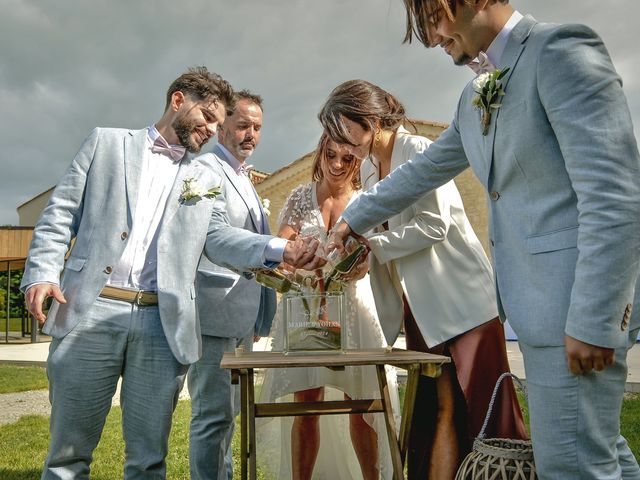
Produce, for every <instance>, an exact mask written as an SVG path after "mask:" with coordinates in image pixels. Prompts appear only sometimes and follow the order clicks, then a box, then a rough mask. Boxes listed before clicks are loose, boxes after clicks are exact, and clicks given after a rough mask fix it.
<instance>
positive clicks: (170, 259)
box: [21, 67, 314, 479]
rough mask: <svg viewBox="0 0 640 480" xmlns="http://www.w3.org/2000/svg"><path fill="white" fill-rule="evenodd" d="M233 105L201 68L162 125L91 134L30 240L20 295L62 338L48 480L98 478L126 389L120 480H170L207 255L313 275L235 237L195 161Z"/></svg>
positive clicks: (266, 240) (290, 251) (229, 93)
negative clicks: (103, 447) (98, 463)
mask: <svg viewBox="0 0 640 480" xmlns="http://www.w3.org/2000/svg"><path fill="white" fill-rule="evenodd" d="M233 94H234V93H233V90H232V88H231V86H230V85H229V84H228V83H227V82H226V81H225V80H223V79H222V78H221V77H220V76H218V75H216V74H214V73H211V72H209V71H208V70H207V69H206V68H204V67H198V68H194V69H190V70H189V71H188V72H187V73H185V74H183V75H181V76H180V77H179V78H178V79H176V80H175V81H174V82H173V83H172V84H171V86H170V87H169V89H168V92H167V96H166V106H165V111H164V114H163V115H162V118H161V119H160V120H159V121H158V122H157V123H155V124H154V125H151V126H150V127H148V128H145V129H142V130H127V129H114V128H96V129H95V130H94V131H93V132H92V133H91V135H90V136H89V137H88V138H87V139H86V141H85V142H84V144H83V145H82V147H81V148H80V151H79V152H78V154H77V155H76V157H75V158H74V160H73V162H72V163H71V166H70V167H69V169H68V170H67V172H66V173H65V174H64V176H63V177H62V179H61V180H60V181H59V182H58V185H57V186H56V189H55V191H54V192H53V194H52V196H51V199H50V201H49V204H48V205H47V207H46V208H45V210H44V211H43V213H42V216H41V218H40V220H39V221H38V224H37V225H36V227H35V229H34V232H33V240H32V243H31V248H30V251H29V257H28V259H27V264H26V268H25V273H24V277H23V281H22V286H21V287H22V289H23V290H24V291H26V294H25V297H26V303H27V308H28V309H29V311H30V312H31V313H32V314H33V315H34V316H35V318H37V319H38V321H39V322H40V323H41V324H42V323H43V322H44V327H43V331H44V332H45V333H48V334H49V335H51V336H52V337H53V341H52V342H51V347H50V350H49V357H48V360H47V374H48V377H49V391H50V400H51V424H50V431H51V441H50V445H49V453H48V455H47V459H46V461H45V466H44V471H43V473H42V478H43V479H62V478H64V479H76V478H89V474H90V465H91V461H92V453H93V450H94V449H95V447H96V445H97V444H98V441H99V439H100V435H101V433H102V428H103V426H104V422H105V418H106V416H107V413H108V412H109V409H110V407H111V401H112V397H113V395H114V393H115V390H116V385H117V382H118V380H119V378H120V377H122V388H121V396H120V402H121V406H122V423H123V435H124V440H125V456H126V458H125V465H124V477H125V478H127V479H140V478H154V479H156V478H164V477H165V474H166V466H165V457H166V454H167V444H168V436H169V430H170V428H171V418H172V414H173V410H174V409H175V406H176V403H177V400H178V394H179V392H180V390H181V388H182V385H183V382H184V376H185V374H186V372H187V366H188V364H190V363H192V362H194V361H196V360H197V359H198V358H199V356H200V350H201V347H200V341H201V340H200V328H199V324H198V320H197V316H196V307H195V296H196V295H195V287H194V281H195V276H196V268H197V265H198V261H199V259H200V256H201V254H202V252H203V250H204V252H205V254H206V255H207V256H208V257H209V258H210V259H212V260H216V261H218V262H220V263H222V264H225V265H227V266H232V267H234V268H236V269H238V270H243V271H245V270H249V269H251V268H255V267H260V266H268V267H269V266H273V265H275V264H277V262H278V261H281V260H283V259H284V260H286V261H287V262H289V260H288V258H290V257H293V261H294V262H296V263H299V262H302V263H305V262H306V258H307V257H308V256H309V253H306V252H307V249H313V248H314V245H313V244H310V245H305V244H304V242H298V243H297V244H295V243H294V244H287V245H284V246H283V245H281V244H280V247H282V248H284V251H280V252H279V253H278V252H276V253H275V255H274V256H272V257H269V256H268V255H265V254H266V252H267V250H268V249H267V246H268V245H269V244H270V243H272V242H274V241H278V242H280V239H275V238H273V237H270V236H266V235H264V236H263V235H256V234H254V233H251V232H247V231H246V230H242V229H236V228H233V227H231V226H229V224H228V217H227V215H226V199H225V197H224V192H222V193H220V195H217V196H216V193H217V189H218V187H219V186H220V184H221V182H222V179H221V177H220V172H219V171H217V170H216V169H214V168H212V167H211V166H210V165H207V164H204V163H202V162H197V161H194V160H193V159H192V156H191V154H192V153H198V152H199V151H200V148H201V146H202V145H203V144H204V143H205V142H207V141H208V140H209V139H210V138H211V137H212V136H214V135H215V133H216V129H217V126H218V124H220V123H222V122H223V121H224V119H225V117H226V109H227V108H232V107H233V102H234V97H233ZM187 152H188V153H187ZM73 240H75V243H73V244H72V241H73ZM72 245H73V246H72ZM70 248H71V252H70V253H68V251H69V249H70ZM272 253H273V252H272ZM67 254H68V258H67V259H66V262H65V256H67ZM278 256H279V258H278ZM48 297H53V298H54V302H53V306H52V307H51V309H50V310H49V312H48V315H45V313H44V312H43V311H42V304H43V301H44V300H46V299H47V298H48ZM45 320H46V322H45Z"/></svg>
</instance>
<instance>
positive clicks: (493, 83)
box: [473, 68, 509, 135]
mask: <svg viewBox="0 0 640 480" xmlns="http://www.w3.org/2000/svg"><path fill="white" fill-rule="evenodd" d="M508 71H509V69H508V68H505V69H502V70H501V69H498V70H494V71H493V72H491V73H489V72H487V73H483V74H481V75H478V77H477V78H476V79H475V80H474V81H473V91H474V92H476V93H477V94H478V95H477V96H476V97H475V98H474V99H473V106H474V107H476V108H478V109H480V110H481V111H482V119H481V122H482V134H483V135H486V134H487V131H488V130H489V124H490V123H491V112H492V111H493V110H497V109H498V108H500V102H501V98H502V97H503V96H504V90H503V89H502V82H501V81H500V80H501V79H502V77H504V76H505V75H506V74H507V72H508Z"/></svg>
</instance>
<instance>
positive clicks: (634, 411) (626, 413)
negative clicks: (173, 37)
mask: <svg viewBox="0 0 640 480" xmlns="http://www.w3.org/2000/svg"><path fill="white" fill-rule="evenodd" d="M8 386H11V388H9V387H8ZM26 387H28V388H26ZM0 388H4V390H2V393H6V392H7V391H14V392H15V391H23V390H25V389H26V390H30V389H35V388H46V376H45V374H44V369H42V368H37V367H15V366H8V365H0ZM402 390H404V389H401V395H402V394H403V393H404V392H403V391H402ZM0 408H2V407H1V406H0ZM120 415H121V411H120V408H117V407H114V408H113V409H112V411H111V413H110V414H109V416H108V418H107V423H106V426H105V429H104V432H103V435H102V439H101V441H100V444H99V446H98V448H97V449H96V451H95V456H94V462H93V466H92V475H91V478H92V480H112V479H115V478H122V468H123V462H124V444H123V441H122V433H121V429H120ZM190 415H191V406H190V403H189V401H186V400H185V401H181V402H179V404H178V408H177V409H176V413H175V415H174V422H173V429H172V431H171V437H170V439H169V456H168V457H167V478H168V479H169V480H174V479H175V480H181V479H185V480H186V479H188V478H189V461H188V443H189V442H188V432H189V419H190ZM525 417H526V410H525ZM238 431H239V430H238V429H236V436H235V438H234V443H233V452H234V462H235V469H236V472H237V473H239V472H240V466H239V451H240V445H239V435H238ZM622 433H623V435H624V436H625V437H626V438H627V440H628V441H629V445H630V446H631V449H632V451H633V452H634V454H635V455H636V457H637V456H639V455H640V395H639V394H626V395H625V401H624V404H623V408H622ZM47 443H48V418H46V417H39V416H27V417H23V418H22V419H20V420H19V421H18V422H16V423H13V424H9V425H3V426H0V445H2V446H3V448H0V479H2V480H32V479H34V478H39V476H40V469H41V467H42V464H43V462H44V457H45V455H46V451H47ZM258 478H259V479H263V480H264V479H265V476H264V474H263V473H262V472H260V471H259V472H258Z"/></svg>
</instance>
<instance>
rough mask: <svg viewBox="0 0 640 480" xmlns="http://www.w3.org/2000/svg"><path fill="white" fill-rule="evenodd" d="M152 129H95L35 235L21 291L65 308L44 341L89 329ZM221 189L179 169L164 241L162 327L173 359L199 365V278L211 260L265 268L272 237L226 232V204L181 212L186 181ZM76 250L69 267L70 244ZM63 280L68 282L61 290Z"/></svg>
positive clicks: (190, 163) (119, 248)
mask: <svg viewBox="0 0 640 480" xmlns="http://www.w3.org/2000/svg"><path fill="white" fill-rule="evenodd" d="M146 139H147V129H142V130H125V129H112V128H108V129H105V128H96V129H95V130H94V131H93V132H92V133H91V135H90V136H89V137H88V138H87V139H86V140H85V142H84V144H83V145H82V147H81V148H80V151H79V152H78V154H77V155H76V157H75V158H74V160H73V162H72V163H71V166H70V167H69V169H68V170H67V172H66V173H65V174H64V176H63V177H62V179H61V180H60V181H59V182H58V184H57V186H56V189H55V190H54V192H53V194H52V196H51V199H50V201H49V203H48V205H47V207H46V208H45V209H44V211H43V213H42V216H41V218H40V220H39V221H38V224H37V225H36V227H35V229H34V232H33V240H32V242H31V247H30V250H29V257H28V259H27V263H26V266H25V273H24V277H23V280H22V288H25V287H26V286H28V285H30V284H32V283H37V282H50V283H56V284H57V283H60V286H61V288H62V292H63V294H64V295H65V297H66V299H67V303H66V304H64V305H60V304H57V302H54V304H53V306H52V308H51V310H50V311H49V315H48V318H47V321H46V323H45V326H44V328H43V331H44V332H45V333H48V334H50V335H52V336H54V337H58V338H59V337H64V336H65V335H66V334H67V333H68V332H69V331H71V330H72V329H73V327H74V326H75V325H76V324H77V323H78V322H79V321H81V320H82V318H83V317H84V315H85V313H86V312H87V311H88V309H89V308H90V306H91V305H92V304H93V302H94V301H95V300H96V298H97V297H98V295H99V293H100V291H101V290H102V288H103V287H104V286H105V284H106V282H107V280H108V278H109V273H110V271H111V269H112V266H113V265H115V264H116V263H117V262H118V260H119V259H120V257H121V256H122V252H123V251H124V248H125V245H126V242H127V240H128V236H127V235H123V233H125V232H129V230H130V228H131V224H132V218H133V216H134V214H135V211H136V199H137V195H138V185H139V180H140V172H141V163H142V158H143V152H144V148H146V145H147V143H146V142H147V140H146ZM187 178H195V179H196V180H197V182H198V184H199V185H200V186H203V187H205V188H207V189H208V188H211V187H213V186H217V185H220V184H221V183H222V180H221V178H220V175H219V172H217V171H216V170H214V169H212V168H211V166H210V165H207V164H203V163H201V162H198V161H195V160H193V159H191V158H189V157H187V158H185V159H183V160H182V162H181V165H180V169H179V171H178V174H177V177H176V180H175V183H174V185H173V189H172V191H171V193H170V195H169V199H168V200H167V205H166V208H165V211H164V215H163V218H162V221H161V222H160V225H159V227H158V228H159V233H158V235H159V236H158V263H157V284H158V304H159V311H160V318H161V321H162V326H163V329H164V332H165V335H166V337H167V341H168V343H169V346H170V347H171V350H172V352H173V354H174V355H175V357H176V358H177V359H178V360H179V361H180V362H182V363H185V364H186V363H192V362H194V361H196V360H197V359H198V358H199V356H200V352H201V345H200V327H199V323H198V320H197V315H196V307H195V297H196V293H195V287H194V281H195V275H196V268H197V265H198V261H199V260H200V256H201V254H202V252H203V250H204V252H205V254H206V255H207V256H208V257H209V258H211V259H212V260H214V261H219V262H220V263H226V264H227V265H233V267H234V268H236V269H238V270H247V271H248V270H249V269H251V268H256V267H261V266H263V264H262V252H263V251H264V247H265V245H266V243H267V242H268V241H269V239H270V237H268V236H260V235H255V234H253V233H250V232H247V231H246V230H242V229H236V228H234V227H231V226H230V225H229V221H228V217H227V216H226V212H225V199H224V195H220V196H219V197H216V198H215V199H202V200H200V201H197V202H193V201H192V202H188V203H180V202H179V198H180V194H181V191H182V185H183V181H184V180H185V179H187ZM74 238H75V245H74V247H73V250H72V252H71V254H70V256H69V258H68V260H67V262H66V264H65V261H64V257H65V254H66V252H67V251H68V249H69V247H70V245H71V241H72V240H73V239H74ZM61 275H62V280H61Z"/></svg>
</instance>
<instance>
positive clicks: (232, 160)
mask: <svg viewBox="0 0 640 480" xmlns="http://www.w3.org/2000/svg"><path fill="white" fill-rule="evenodd" d="M218 147H220V150H221V151H222V153H223V154H224V156H225V157H226V158H223V160H224V161H226V162H227V163H228V164H229V166H230V167H231V168H233V169H234V170H235V172H236V173H237V174H238V175H240V174H241V173H242V172H241V171H240V166H241V165H242V162H240V160H238V159H237V158H236V157H234V156H233V153H231V152H230V151H229V150H227V148H226V147H225V146H224V145H222V144H221V143H218Z"/></svg>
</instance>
